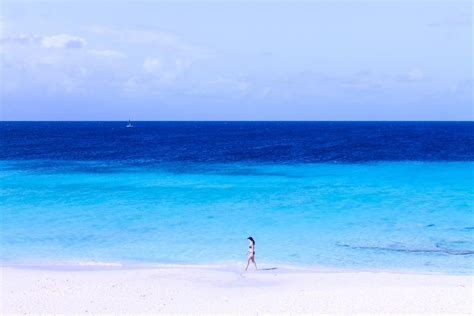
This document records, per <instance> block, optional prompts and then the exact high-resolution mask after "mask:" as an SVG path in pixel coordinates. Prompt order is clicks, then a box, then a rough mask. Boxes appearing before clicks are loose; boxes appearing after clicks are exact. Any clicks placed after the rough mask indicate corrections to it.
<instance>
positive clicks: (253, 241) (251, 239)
mask: <svg viewBox="0 0 474 316" xmlns="http://www.w3.org/2000/svg"><path fill="white" fill-rule="evenodd" d="M247 239H248V240H250V241H251V242H252V243H253V245H254V246H255V240H253V238H252V237H249V238H247Z"/></svg>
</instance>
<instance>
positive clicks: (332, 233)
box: [0, 123, 474, 273]
mask: <svg viewBox="0 0 474 316" xmlns="http://www.w3.org/2000/svg"><path fill="white" fill-rule="evenodd" d="M2 124H3V125H2V127H3V128H5V125H4V124H7V123H2ZM9 124H12V123H9ZM17 124H20V123H17ZM23 124H27V123H23ZM30 124H40V125H41V123H30ZM50 124H54V123H50ZM57 124H60V123H57ZM76 124H80V123H76ZM97 124H98V123H97ZM115 124H117V123H115ZM234 124H239V123H234ZM387 124H388V123H387ZM20 125H21V124H20ZM53 126H54V125H53ZM120 126H121V125H120ZM96 127H97V126H96ZM8 128H10V130H9V131H8V132H9V133H10V134H8V135H7V137H3V136H2V140H3V145H5V147H4V148H7V149H8V148H10V149H11V150H12V151H10V155H7V154H5V153H4V154H3V155H4V156H3V157H2V158H3V159H2V160H1V163H0V181H1V191H0V196H1V230H2V233H1V241H0V249H1V253H0V259H1V261H2V262H4V263H36V264H38V263H43V264H50V263H57V262H63V263H79V262H90V261H98V262H127V263H134V262H135V263H213V264H226V263H235V262H240V261H243V260H245V254H246V250H247V242H246V240H245V239H246V237H247V236H249V235H252V236H253V237H254V238H255V240H256V258H257V260H258V261H259V262H262V263H268V264H270V263H271V264H277V265H278V264H290V265H300V266H305V265H307V266H321V267H330V268H348V269H390V270H393V269H395V270H413V271H424V272H449V273H473V272H474V269H473V263H474V240H473V236H474V218H473V209H474V202H473V201H474V199H473V197H474V189H473V188H474V162H473V161H472V159H471V157H472V152H471V151H470V149H471V147H472V143H470V140H471V139H470V138H468V139H467V142H465V141H464V142H463V141H461V142H459V144H460V145H459V146H464V151H459V152H458V153H457V154H456V155H455V156H450V155H448V154H446V153H444V152H443V153H442V155H444V157H450V158H449V159H448V160H442V159H435V158H437V156H436V154H434V156H433V155H431V156H430V157H429V158H430V159H426V160H424V161H420V160H403V161H386V160H383V159H372V160H371V159H365V161H363V162H359V161H353V160H351V159H347V161H343V162H340V161H329V162H322V161H317V162H307V161H308V160H311V159H313V158H314V157H313V156H310V159H309V158H308V157H309V156H305V157H306V158H305V160H301V159H299V158H298V157H300V156H298V155H297V154H295V157H297V158H295V159H290V158H286V159H282V157H281V155H278V153H277V152H276V153H274V155H273V156H275V158H274V159H263V158H261V157H260V156H259V157H260V158H259V159H254V158H252V157H253V156H254V155H252V151H250V152H249V154H248V155H247V156H246V157H247V159H239V161H231V162H230V161H229V160H230V159H232V157H233V156H232V154H231V153H226V154H225V155H224V154H222V155H223V157H225V159H224V158H223V159H220V161H218V160H217V158H216V157H215V156H213V157H212V159H211V158H209V159H210V160H211V161H207V160H209V159H207V158H206V155H207V154H212V153H213V154H216V152H209V151H210V150H208V147H206V146H204V145H202V144H201V145H199V142H197V143H195V142H190V141H189V140H187V141H188V142H189V144H187V145H186V144H184V145H183V146H188V147H193V149H192V150H191V152H192V155H195V156H196V157H200V159H193V158H189V157H188V159H185V158H182V157H181V158H180V159H177V158H176V157H175V156H174V155H171V154H170V157H171V156H172V157H175V158H170V157H166V159H164V158H163V157H161V158H160V159H155V160H153V159H151V158H150V156H148V155H152V154H151V153H150V152H148V151H147V152H145V153H144V154H143V156H144V157H146V158H143V159H140V158H139V157H129V158H128V159H116V158H111V157H112V156H114V155H118V154H117V153H116V152H114V151H113V150H112V151H110V148H111V146H112V145H111V144H110V143H107V145H104V147H103V148H102V149H101V150H97V149H96V150H95V155H96V158H101V159H92V158H93V157H92V156H93V155H92V154H91V153H90V151H91V150H92V149H91V148H92V147H93V146H96V145H97V144H95V143H94V142H91V141H90V139H89V141H88V142H89V143H90V144H92V145H90V146H89V147H87V146H86V145H84V143H82V144H81V141H79V142H78V143H76V144H74V143H71V144H69V146H72V150H70V149H67V148H64V147H63V148H62V149H61V147H60V146H58V147H57V148H56V147H54V146H53V145H52V144H53V143H54V142H52V141H51V143H48V142H49V141H50V140H48V139H49V138H48V137H52V134H51V130H50V129H47V131H48V133H50V134H48V133H46V134H47V137H45V139H46V140H45V139H43V140H41V138H38V139H37V140H36V141H32V140H31V139H29V140H25V139H24V138H23V137H20V136H19V135H18V133H17V134H15V135H12V133H13V132H12V130H11V126H10V127H8ZM15 128H16V129H17V130H18V125H15V126H14V129H15ZM36 128H38V129H39V132H36V133H40V134H41V133H44V131H41V128H42V127H41V126H40V127H38V126H36ZM43 128H44V127H43ZM54 128H56V129H57V128H58V127H57V126H54ZM75 128H77V129H79V130H80V131H81V132H84V131H83V130H81V128H84V127H81V126H79V127H77V126H75ZM117 128H119V126H117ZM137 128H138V127H137ZM200 128H202V127H200ZM305 128H307V127H305ZM318 128H319V127H318ZM379 128H380V127H379ZM45 129H46V128H45ZM62 130H63V131H64V126H63V127H62ZM382 130H383V128H382ZM89 132H90V131H89ZM120 132H123V131H120ZM154 132H155V131H153V133H152V135H154ZM168 132H169V133H171V131H168ZM178 132H180V133H183V131H182V130H179V127H178ZM178 132H177V133H178ZM21 133H22V132H20V134H21ZM451 133H453V132H451ZM66 134H67V129H66ZM171 134H172V133H171ZM382 134H383V132H382ZM448 134H449V133H448ZM3 135H5V134H3ZM296 135H299V134H298V133H296ZM72 136H74V134H72ZM238 136H240V137H242V135H241V134H239V135H238ZM451 136H452V135H451ZM451 136H446V137H451ZM15 137H16V138H17V139H16V140H15ZM57 137H58V138H61V137H63V138H64V137H65V136H64V134H58V136H57ZM90 137H92V136H90ZM140 137H141V139H142V140H143V139H144V138H146V137H151V136H150V135H147V134H146V133H145V134H143V135H142V136H140ZM189 137H192V135H191V134H189ZM197 137H198V138H199V137H201V136H199V135H198V136H197ZM202 137H204V136H202ZM294 137H296V138H298V137H299V136H298V137H297V136H294ZM348 137H349V136H348ZM464 137H465V136H464ZM382 138H383V137H381V138H380V139H382ZM92 139H95V140H96V141H97V143H100V142H101V141H102V142H104V140H103V134H99V133H97V136H96V138H94V137H92ZM343 139H344V137H341V140H343ZM409 140H411V141H413V140H412V139H409ZM115 141H116V144H115V145H116V146H118V147H119V148H121V149H120V150H122V151H125V152H128V151H129V150H130V148H122V147H120V146H121V145H120V141H117V140H115ZM239 141H240V143H241V144H242V140H241V139H240V140H239ZM330 141H333V142H334V140H333V139H331V138H330V137H329V136H328V142H330ZM407 141H408V140H407ZM19 142H23V143H25V142H26V143H28V145H27V147H26V148H23V147H21V146H19V145H18V143H19ZM82 142H83V140H82ZM229 142H230V143H231V145H230V146H228V147H232V146H233V145H235V144H233V143H232V141H231V140H229ZM249 142H252V144H253V145H252V146H257V145H258V144H256V143H255V140H250V141H249ZM272 142H273V145H271V146H278V140H274V139H272ZM300 142H301V137H300V138H298V139H296V140H295V142H294V143H297V144H299V143H300ZM94 144H95V145H94ZM104 144H105V143H104ZM275 144H276V145H275ZM247 145H248V144H247ZM322 145H327V143H326V144H322ZM425 145H426V143H422V144H417V145H412V146H411V148H416V147H418V148H425V147H424V146H425ZM15 146H17V147H15ZM154 146H155V147H156V146H158V147H160V145H154ZM173 146H174V145H173ZM196 146H197V147H199V146H201V149H202V153H201V154H199V153H197V152H195V151H196V150H197V149H196V148H195V147H196ZM271 146H270V147H269V148H267V149H265V151H268V150H270V151H271V148H272V147H271ZM299 146H302V145H301V144H300V145H299ZM387 146H388V145H387ZM438 146H440V148H439V149H438V151H439V152H442V151H443V150H444V149H445V147H443V146H441V145H438ZM449 146H451V145H449ZM342 147H344V148H345V146H342ZM369 147H370V146H369ZM28 148H32V151H33V153H32V152H28V151H27V149H28ZM137 148H142V145H139V146H138V145H137ZM466 149H467V152H466ZM45 150H48V151H49V152H46V153H43V151H45ZM81 150H82V151H83V152H85V153H83V154H81ZM258 150H259V149H255V150H254V151H253V152H254V153H255V152H258ZM305 150H307V149H305ZM385 150H386V151H387V152H392V151H398V152H400V151H403V150H400V149H397V148H388V149H385ZM424 150H425V151H426V149H424ZM430 150H431V151H430V152H432V153H433V152H434V153H436V150H434V151H433V149H430ZM34 151H37V152H38V153H39V154H34ZM152 151H153V152H154V154H156V153H157V152H158V151H165V150H164V149H163V148H161V149H160V150H158V151H157V149H156V148H154V149H153V150H152ZM220 151H222V149H220ZM297 151H298V150H294V152H297ZM300 151H301V150H300ZM374 151H376V150H375V149H374ZM415 151H416V150H415ZM72 152H73V153H72ZM107 152H109V153H110V154H109V156H108V157H109V158H105V155H106V153H107ZM183 152H185V151H184V150H183ZM291 152H292V151H291V149H290V154H288V155H287V156H288V157H290V156H291ZM361 152H363V153H364V154H365V156H366V157H369V158H370V155H369V154H370V150H369V151H368V150H366V151H361ZM133 155H135V154H133ZM192 155H191V156H192ZM229 155H230V156H229ZM318 155H320V153H318ZM332 155H335V153H332ZM374 155H375V154H374ZM412 155H415V156H417V155H418V156H419V155H422V154H420V152H419V151H416V153H415V154H413V152H412ZM125 156H127V155H126V154H125ZM137 156H139V155H138V154H137ZM359 156H360V155H358V157H359ZM248 157H250V158H248ZM311 157H313V158H311ZM318 157H319V156H318ZM453 157H454V158H453ZM85 158H86V159H85Z"/></svg>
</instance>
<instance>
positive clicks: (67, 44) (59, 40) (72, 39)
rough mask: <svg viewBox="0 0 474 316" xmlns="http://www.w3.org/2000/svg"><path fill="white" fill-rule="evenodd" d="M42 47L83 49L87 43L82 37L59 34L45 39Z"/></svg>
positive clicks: (42, 41)
mask: <svg viewBox="0 0 474 316" xmlns="http://www.w3.org/2000/svg"><path fill="white" fill-rule="evenodd" d="M41 45H42V46H43V47H45V48H83V47H84V46H86V41H85V40H84V39H82V38H80V37H76V36H72V35H68V34H59V35H53V36H45V37H43V39H42V40H41Z"/></svg>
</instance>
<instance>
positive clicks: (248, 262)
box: [244, 258, 252, 272]
mask: <svg viewBox="0 0 474 316" xmlns="http://www.w3.org/2000/svg"><path fill="white" fill-rule="evenodd" d="M250 260H252V258H248V259H247V265H246V266H245V269H244V272H247V269H248V267H249V264H250Z"/></svg>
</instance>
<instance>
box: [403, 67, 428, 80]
mask: <svg viewBox="0 0 474 316" xmlns="http://www.w3.org/2000/svg"><path fill="white" fill-rule="evenodd" d="M424 77H425V73H424V72H423V70H421V69H420V68H413V69H411V70H410V71H409V72H408V73H407V78H408V79H409V80H411V81H419V80H422V79H423V78H424Z"/></svg>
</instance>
